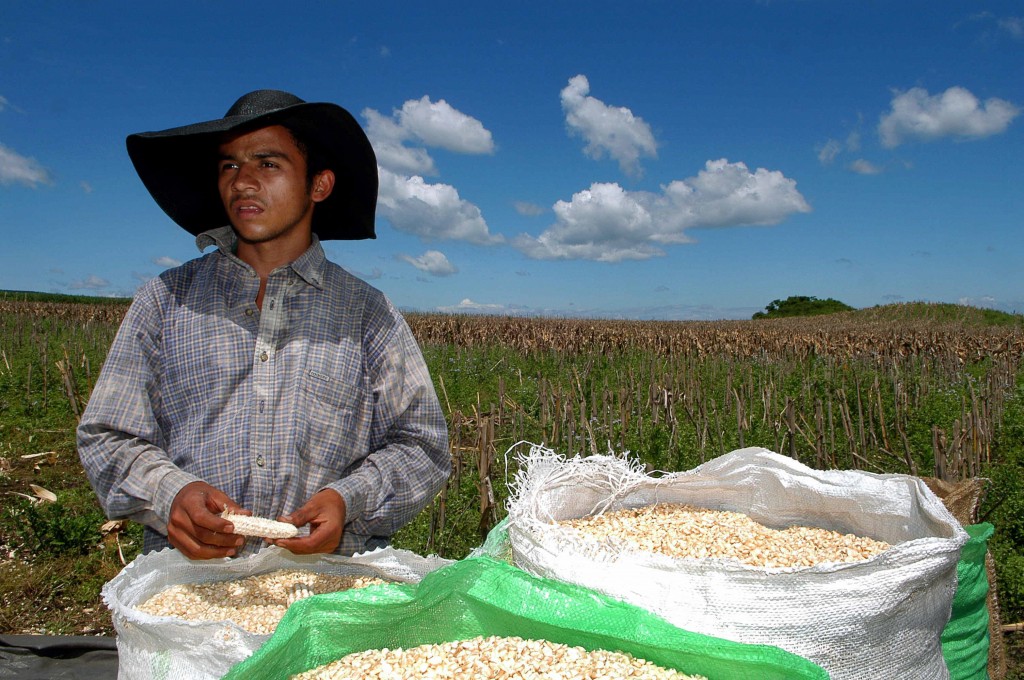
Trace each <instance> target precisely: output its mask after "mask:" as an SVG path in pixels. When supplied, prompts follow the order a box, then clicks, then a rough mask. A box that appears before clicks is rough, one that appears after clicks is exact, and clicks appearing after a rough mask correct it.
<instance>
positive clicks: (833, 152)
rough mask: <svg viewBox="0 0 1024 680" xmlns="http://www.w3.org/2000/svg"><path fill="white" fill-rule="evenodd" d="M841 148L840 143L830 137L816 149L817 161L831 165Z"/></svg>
mask: <svg viewBox="0 0 1024 680" xmlns="http://www.w3.org/2000/svg"><path fill="white" fill-rule="evenodd" d="M842 150H843V145H842V144H840V143H839V142H837V141H836V140H834V139H830V140H828V141H827V142H825V143H824V144H822V145H821V147H820V148H819V149H818V162H819V163H821V164H822V165H831V164H832V162H833V161H834V160H835V159H836V156H838V155H839V152H840V151H842Z"/></svg>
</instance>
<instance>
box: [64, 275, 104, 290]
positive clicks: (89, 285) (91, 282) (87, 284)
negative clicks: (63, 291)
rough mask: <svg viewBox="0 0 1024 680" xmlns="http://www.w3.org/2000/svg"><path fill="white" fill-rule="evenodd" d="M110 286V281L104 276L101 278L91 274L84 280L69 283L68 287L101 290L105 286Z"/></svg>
mask: <svg viewBox="0 0 1024 680" xmlns="http://www.w3.org/2000/svg"><path fill="white" fill-rule="evenodd" d="M109 286H110V282H109V281H107V280H106V279H104V278H100V277H99V276H96V275H95V274H89V276H87V277H85V279H84V280H82V281H72V282H71V283H69V284H68V288H71V289H72V290H101V289H103V288H108V287H109Z"/></svg>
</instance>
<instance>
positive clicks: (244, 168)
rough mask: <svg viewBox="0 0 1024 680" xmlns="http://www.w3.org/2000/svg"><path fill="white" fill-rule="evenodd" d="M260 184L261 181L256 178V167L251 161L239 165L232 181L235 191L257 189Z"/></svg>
mask: <svg viewBox="0 0 1024 680" xmlns="http://www.w3.org/2000/svg"><path fill="white" fill-rule="evenodd" d="M258 186H259V181H258V180H257V178H256V172H255V169H254V168H253V167H252V166H251V165H250V164H249V163H242V164H241V165H239V166H238V170H237V171H236V172H235V177H234V179H233V180H232V182H231V188H232V189H234V190H235V191H246V190H249V189H255V188H257V187H258Z"/></svg>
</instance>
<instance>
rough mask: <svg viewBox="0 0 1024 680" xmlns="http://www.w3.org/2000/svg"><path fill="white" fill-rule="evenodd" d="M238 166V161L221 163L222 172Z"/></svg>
mask: <svg viewBox="0 0 1024 680" xmlns="http://www.w3.org/2000/svg"><path fill="white" fill-rule="evenodd" d="M237 167H238V164H237V163H221V164H220V171H221V172H225V171H227V170H234V169H235V168H237Z"/></svg>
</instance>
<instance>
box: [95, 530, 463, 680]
mask: <svg viewBox="0 0 1024 680" xmlns="http://www.w3.org/2000/svg"><path fill="white" fill-rule="evenodd" d="M450 563H451V560H446V559H443V558H440V557H437V556H434V555H432V556H430V557H422V556H420V555H417V554H415V553H412V552H409V551H406V550H396V549H394V548H390V547H389V548H381V549H378V550H375V551H373V552H368V553H362V554H360V555H355V556H352V557H341V556H338V555H295V554H293V553H291V552H289V551H287V550H284V549H282V548H278V547H277V546H269V547H267V548H264V549H263V550H261V551H259V552H258V553H256V554H254V555H251V556H248V557H240V558H237V559H230V558H225V559H222V560H202V561H194V560H190V559H188V558H186V557H184V556H183V555H182V554H181V553H180V552H178V551H177V550H173V549H171V548H166V549H164V550H161V551H159V552H152V553H148V554H145V555H140V556H139V557H137V558H136V559H135V560H133V561H132V562H131V563H130V564H128V565H127V566H126V567H125V568H124V569H122V570H121V573H119V574H118V575H117V576H116V577H114V578H113V579H111V580H110V581H109V582H108V583H106V584H105V585H104V586H103V591H102V595H103V600H104V602H106V604H107V606H108V607H110V609H111V612H112V614H113V621H114V629H115V631H116V632H117V652H118V671H117V677H118V680H176V679H180V680H204V679H206V678H210V679H212V678H220V677H222V676H223V675H224V674H225V673H227V672H228V670H230V669H231V667H232V666H234V665H235V664H237V663H239V662H240V661H242V660H244V659H246V658H248V657H249V656H250V655H251V654H252V653H253V652H255V651H256V650H257V649H259V647H260V646H261V645H262V644H263V643H264V642H266V641H267V639H268V638H269V637H270V635H258V634H255V633H250V632H248V631H246V630H245V629H243V628H241V627H240V626H238V625H237V624H235V623H232V622H230V621H218V622H190V621H184V620H182V619H177V618H173V617H168V616H153V615H151V614H146V613H144V612H141V611H139V610H137V609H136V608H135V607H136V606H137V605H139V604H141V603H143V602H145V601H146V600H147V599H148V598H150V597H151V596H153V595H155V594H157V593H158V592H160V591H162V590H164V589H166V588H167V587H169V586H172V585H175V584H184V583H208V582H212V581H226V580H232V579H241V578H246V577H248V576H254V575H256V574H264V573H267V572H271V571H276V570H278V569H305V570H310V571H316V572H320V573H325V574H336V575H363V576H377V577H379V578H381V579H384V580H387V581H395V582H402V583H418V582H419V581H420V580H421V579H422V578H423V577H424V576H425V575H426V574H427V573H429V572H431V571H433V570H435V569H438V568H440V567H442V566H445V565H446V564H450Z"/></svg>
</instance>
